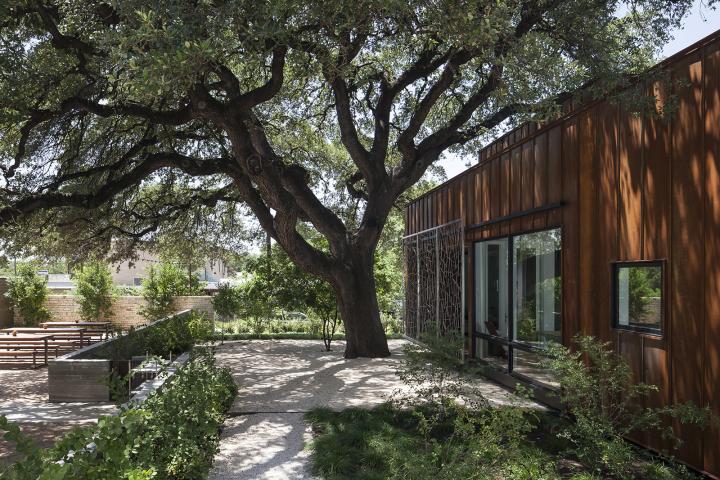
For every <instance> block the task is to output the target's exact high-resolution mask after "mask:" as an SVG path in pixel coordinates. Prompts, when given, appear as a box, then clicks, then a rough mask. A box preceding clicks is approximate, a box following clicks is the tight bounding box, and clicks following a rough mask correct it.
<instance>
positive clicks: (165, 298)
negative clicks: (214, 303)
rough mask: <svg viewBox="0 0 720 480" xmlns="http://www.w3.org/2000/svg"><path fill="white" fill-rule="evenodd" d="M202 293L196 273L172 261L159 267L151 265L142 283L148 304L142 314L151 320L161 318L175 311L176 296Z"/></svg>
mask: <svg viewBox="0 0 720 480" xmlns="http://www.w3.org/2000/svg"><path fill="white" fill-rule="evenodd" d="M200 293H201V287H200V282H199V281H198V279H197V277H195V276H194V275H192V274H188V273H187V272H184V271H183V270H181V269H180V268H178V267H177V266H175V265H173V264H171V263H162V264H160V266H159V267H157V268H155V267H153V266H151V267H150V270H149V271H148V278H146V279H145V280H144V281H143V284H142V296H143V298H145V302H146V305H145V307H144V308H142V309H141V310H140V314H141V315H142V316H144V317H145V318H147V319H148V320H150V321H155V320H159V319H161V318H164V317H167V316H168V315H170V314H171V313H173V307H172V302H173V298H174V297H177V296H182V295H198V294H200Z"/></svg>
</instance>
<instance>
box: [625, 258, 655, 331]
mask: <svg viewBox="0 0 720 480" xmlns="http://www.w3.org/2000/svg"><path fill="white" fill-rule="evenodd" d="M613 282H614V294H613V300H614V301H613V303H614V308H613V315H614V326H615V328H621V329H625V330H634V331H639V332H647V333H656V334H659V333H662V319H663V307H664V302H663V284H664V283H663V264H662V262H638V263H617V264H615V268H614V272H613Z"/></svg>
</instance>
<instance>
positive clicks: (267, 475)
mask: <svg viewBox="0 0 720 480" xmlns="http://www.w3.org/2000/svg"><path fill="white" fill-rule="evenodd" d="M406 343H407V342H405V341H403V340H390V341H389V346H390V351H391V353H392V355H391V356H390V357H389V358H376V359H355V360H346V359H344V358H343V356H342V353H343V350H344V348H345V345H344V343H343V342H336V343H334V344H333V351H332V352H325V351H324V348H323V344H322V342H320V341H315V340H252V341H236V342H225V344H224V345H222V346H220V347H219V348H218V350H217V355H216V356H217V358H218V362H219V363H220V364H221V365H224V366H227V367H229V368H231V369H232V371H233V377H234V378H235V381H236V382H237V384H238V386H239V388H240V392H239V394H238V397H237V398H236V400H235V403H234V405H233V406H232V407H231V409H230V412H229V418H228V420H227V421H226V423H225V425H224V427H223V432H222V436H221V441H220V451H219V453H218V454H217V455H216V457H215V461H214V464H213V470H212V472H211V474H210V479H211V480H229V479H233V480H243V479H248V480H249V479H253V480H254V479H257V480H270V479H272V480H284V479H293V480H295V479H310V478H312V476H311V475H310V474H309V473H308V465H309V456H310V452H309V451H308V450H307V449H306V448H305V445H306V444H307V442H309V441H310V440H311V439H312V435H311V432H310V429H309V427H308V426H307V425H306V424H305V422H304V420H303V416H304V414H305V413H306V412H308V411H309V410H312V409H313V408H315V407H320V406H323V407H328V408H331V409H333V410H338V411H339V410H343V409H346V408H350V407H363V408H372V407H373V406H376V405H379V404H381V403H383V402H384V401H385V400H386V399H387V397H388V396H389V395H391V394H392V393H394V392H395V391H397V390H398V389H401V390H405V389H406V387H405V386H404V385H403V384H402V382H401V381H400V378H399V377H398V376H397V375H396V374H395V372H396V370H397V369H398V368H399V366H400V363H401V361H402V356H403V355H402V349H403V346H404V345H405V344H406ZM481 388H482V389H483V392H484V393H485V395H486V396H488V398H495V399H498V400H499V401H500V402H502V399H504V398H507V396H508V393H507V392H506V391H505V390H503V389H502V388H501V387H499V386H497V385H494V384H491V383H489V382H483V385H482V387H481ZM405 391H406V390H405Z"/></svg>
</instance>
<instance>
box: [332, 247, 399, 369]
mask: <svg viewBox="0 0 720 480" xmlns="http://www.w3.org/2000/svg"><path fill="white" fill-rule="evenodd" d="M333 287H334V289H335V294H336V296H337V301H338V306H339V309H340V315H341V316H342V319H343V323H344V325H345V336H346V346H345V358H357V357H369V358H377V357H387V356H389V355H390V350H389V349H388V344H387V338H386V337H385V331H384V329H383V327H382V323H381V322H380V309H379V307H378V301H377V292H376V291H375V276H374V275H373V254H372V253H369V254H354V255H353V258H352V261H351V262H350V264H348V265H347V266H346V269H345V271H344V272H343V273H342V274H340V275H338V276H337V277H336V279H335V281H334V282H333Z"/></svg>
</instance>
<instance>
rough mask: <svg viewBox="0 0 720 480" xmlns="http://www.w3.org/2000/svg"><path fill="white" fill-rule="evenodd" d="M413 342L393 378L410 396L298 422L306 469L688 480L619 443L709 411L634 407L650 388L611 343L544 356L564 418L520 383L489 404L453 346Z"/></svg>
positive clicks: (416, 475) (587, 343) (334, 474)
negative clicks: (306, 450)
mask: <svg viewBox="0 0 720 480" xmlns="http://www.w3.org/2000/svg"><path fill="white" fill-rule="evenodd" d="M427 340H428V342H427V343H428V348H423V347H419V346H416V345H412V346H410V347H408V348H407V349H406V361H405V362H404V365H403V366H402V368H401V369H400V371H399V374H400V377H401V378H402V380H403V381H404V382H405V383H406V384H408V385H412V386H414V387H415V388H414V390H413V393H412V394H410V395H405V396H404V397H399V398H394V399H392V401H390V402H388V403H387V404H385V405H383V406H381V407H378V408H375V409H373V410H362V409H349V410H345V411H342V412H335V411H330V410H326V409H316V410H313V411H311V412H309V413H308V414H307V415H306V420H307V421H308V422H309V423H310V425H311V427H312V430H313V432H314V434H315V438H314V440H313V442H312V444H311V447H310V448H311V449H312V469H313V473H314V474H316V475H318V476H321V477H322V478H325V479H326V480H344V479H359V480H375V479H398V480H399V479H416V480H424V479H428V480H429V479H433V480H451V479H457V478H467V479H482V480H485V479H487V480H491V479H492V480H496V479H497V480H500V479H510V480H531V479H532V480H559V479H572V480H601V479H602V480H605V479H623V480H624V479H638V480H639V479H649V480H670V479H690V478H695V477H694V475H693V474H692V473H691V472H689V471H687V469H685V468H684V467H683V466H681V465H679V464H677V463H674V462H673V461H672V452H671V451H670V452H665V453H664V454H663V455H662V456H654V455H651V454H650V453H649V452H648V451H646V450H643V449H640V448H638V447H635V446H633V445H631V444H630V443H628V442H626V441H625V440H624V439H623V437H624V436H625V435H627V434H628V433H629V432H630V431H639V430H642V431H648V432H654V433H656V434H658V435H663V437H664V438H666V439H667V440H668V441H669V442H671V443H674V444H675V445H679V442H678V439H676V438H675V437H674V436H673V432H672V429H670V428H669V427H668V422H667V419H668V418H670V417H673V418H676V419H678V420H679V421H681V422H683V423H694V424H697V425H700V426H703V425H704V424H706V423H707V422H708V421H710V420H711V418H709V416H708V412H707V411H706V410H705V409H701V408H698V407H695V406H693V405H688V404H685V405H674V406H669V407H663V408H660V409H648V408H642V407H640V406H637V405H639V404H641V402H639V401H638V400H640V399H641V398H642V397H643V396H645V395H646V394H648V393H649V392H652V391H653V390H654V388H653V387H652V386H650V385H645V384H632V382H630V381H629V379H630V378H631V375H632V373H631V371H630V369H629V368H628V366H627V364H626V363H624V361H623V360H622V359H621V358H619V357H618V356H616V355H613V353H612V350H611V347H610V346H609V345H607V344H603V343H602V342H599V341H597V340H594V339H592V338H589V337H583V338H578V339H577V350H576V351H570V350H568V349H565V348H564V347H557V348H553V349H551V351H550V352H549V358H548V361H547V365H548V368H550V369H551V370H552V371H553V373H554V374H556V375H557V376H558V378H559V380H560V382H561V385H562V389H561V391H560V393H559V395H560V397H561V398H560V399H561V400H562V402H563V405H565V407H564V410H563V411H562V412H557V413H552V412H545V411H541V410H538V409H536V408H533V407H532V405H531V404H529V403H528V402H527V400H528V397H529V392H528V391H526V390H524V389H522V388H519V389H518V391H517V392H516V393H517V396H516V400H514V401H511V402H510V404H509V405H503V406H497V405H492V404H491V403H490V402H489V401H488V400H487V399H485V398H484V397H483V396H482V394H481V393H480V392H479V390H478V389H477V386H476V385H477V373H478V372H477V370H474V369H472V368H468V367H467V365H464V364H463V363H462V362H461V360H460V359H459V357H458V355H457V351H458V350H457V347H458V345H455V344H453V343H452V342H442V341H439V340H433V339H432V337H429V338H428V339H427Z"/></svg>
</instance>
